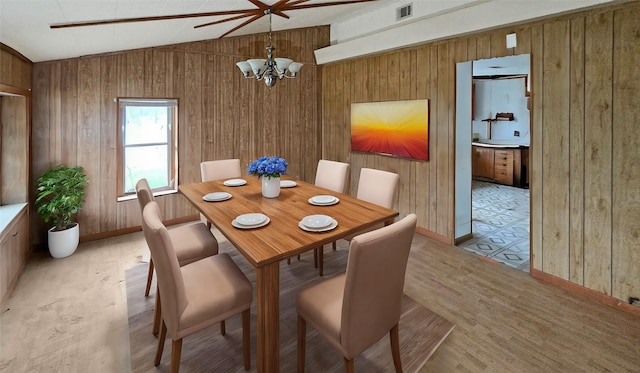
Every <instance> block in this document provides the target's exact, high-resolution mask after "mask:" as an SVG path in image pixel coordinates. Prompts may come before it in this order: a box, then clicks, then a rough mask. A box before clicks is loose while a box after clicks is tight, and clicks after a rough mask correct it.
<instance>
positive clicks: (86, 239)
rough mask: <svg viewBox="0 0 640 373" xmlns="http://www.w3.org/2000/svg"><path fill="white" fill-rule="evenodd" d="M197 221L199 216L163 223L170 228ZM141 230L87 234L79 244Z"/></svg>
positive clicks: (137, 228)
mask: <svg viewBox="0 0 640 373" xmlns="http://www.w3.org/2000/svg"><path fill="white" fill-rule="evenodd" d="M198 219H200V215H189V216H183V217H180V218H176V219H170V220H165V221H164V222H163V223H164V225H166V226H171V225H176V224H183V223H188V222H191V221H196V220H198ZM141 230H142V227H141V226H139V225H138V226H135V227H129V228H123V229H117V230H115V231H109V232H102V233H96V234H88V235H86V236H81V237H80V242H89V241H96V240H102V239H105V238H111V237H116V236H121V235H123V234H129V233H133V232H139V231H141Z"/></svg>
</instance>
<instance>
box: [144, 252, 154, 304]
mask: <svg viewBox="0 0 640 373" xmlns="http://www.w3.org/2000/svg"><path fill="white" fill-rule="evenodd" d="M151 281H153V259H149V273H148V274H147V288H146V289H145V291H144V296H145V297H148V296H149V290H151Z"/></svg>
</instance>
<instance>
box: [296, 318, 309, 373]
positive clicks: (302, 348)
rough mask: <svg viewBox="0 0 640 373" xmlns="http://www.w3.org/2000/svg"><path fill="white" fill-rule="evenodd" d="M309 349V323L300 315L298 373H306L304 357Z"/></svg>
mask: <svg viewBox="0 0 640 373" xmlns="http://www.w3.org/2000/svg"><path fill="white" fill-rule="evenodd" d="M306 348H307V322H306V321H305V320H304V319H303V318H302V316H300V315H298V373H304V355H305V352H306Z"/></svg>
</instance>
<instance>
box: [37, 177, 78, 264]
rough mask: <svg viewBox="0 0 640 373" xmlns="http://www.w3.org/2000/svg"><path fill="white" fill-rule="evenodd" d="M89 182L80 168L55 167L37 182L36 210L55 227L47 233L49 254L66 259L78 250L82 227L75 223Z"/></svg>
mask: <svg viewBox="0 0 640 373" xmlns="http://www.w3.org/2000/svg"><path fill="white" fill-rule="evenodd" d="M88 182H89V178H88V177H87V175H85V173H84V169H83V168H82V167H80V166H76V167H68V166H62V165H60V166H56V167H53V168H51V169H49V170H48V171H46V172H45V173H44V174H42V176H40V178H39V179H38V187H37V197H36V208H37V210H36V211H37V213H38V215H40V216H42V218H43V219H44V221H45V222H47V223H48V222H50V221H52V222H53V224H54V226H53V227H52V228H51V229H49V232H48V245H49V253H50V254H51V256H52V257H54V258H64V257H67V256H69V255H71V254H73V253H74V252H75V251H76V249H77V248H78V242H79V239H80V226H79V225H78V223H77V222H73V221H72V219H71V218H72V216H73V215H74V214H76V213H77V212H78V211H79V210H80V208H82V204H83V203H84V200H83V197H84V194H85V190H84V189H85V186H86V185H87V183H88Z"/></svg>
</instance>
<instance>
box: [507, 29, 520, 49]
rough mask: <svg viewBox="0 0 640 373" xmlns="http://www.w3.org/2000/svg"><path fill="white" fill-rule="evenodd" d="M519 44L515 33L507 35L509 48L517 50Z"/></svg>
mask: <svg viewBox="0 0 640 373" xmlns="http://www.w3.org/2000/svg"><path fill="white" fill-rule="evenodd" d="M517 44H518V42H517V40H516V34H515V33H513V34H509V35H507V48H515V47H516V45H517Z"/></svg>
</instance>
